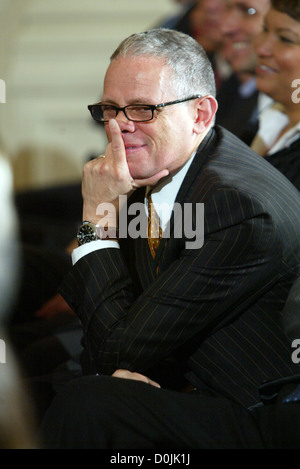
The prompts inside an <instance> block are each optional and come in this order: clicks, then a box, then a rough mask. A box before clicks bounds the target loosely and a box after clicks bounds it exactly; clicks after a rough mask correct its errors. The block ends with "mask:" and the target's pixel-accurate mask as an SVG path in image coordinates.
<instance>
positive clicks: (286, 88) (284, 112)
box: [252, 0, 300, 190]
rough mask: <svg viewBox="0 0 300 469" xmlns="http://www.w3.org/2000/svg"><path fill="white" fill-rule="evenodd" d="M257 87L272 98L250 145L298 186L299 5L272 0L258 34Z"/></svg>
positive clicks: (299, 173)
mask: <svg viewBox="0 0 300 469" xmlns="http://www.w3.org/2000/svg"><path fill="white" fill-rule="evenodd" d="M256 52H257V55H258V66H257V80H256V81H257V87H258V89H259V90H260V91H261V92H263V93H265V94H266V95H268V96H269V97H270V98H272V100H273V101H275V103H276V105H275V106H274V104H273V102H272V101H271V103H269V104H267V105H266V106H265V107H264V109H263V110H262V112H261V113H260V116H259V130H258V134H257V136H256V137H255V139H254V141H253V142H252V148H253V149H254V150H255V151H257V152H258V153H260V154H261V155H262V156H264V157H265V159H266V160H267V161H269V162H270V163H271V164H272V165H273V166H275V167H276V168H277V169H278V170H279V171H281V172H282V173H283V174H284V175H285V176H286V177H287V178H288V179H289V180H290V181H291V182H292V183H293V184H294V185H295V186H296V187H297V188H298V190H300V106H299V103H298V99H297V90H296V89H294V88H293V87H292V77H300V6H299V4H298V3H297V2H288V3H287V2H285V1H283V0H272V1H271V9H270V10H269V12H268V14H267V15H266V17H265V22H264V28H263V32H262V33H261V34H260V35H259V36H258V37H257V40H256Z"/></svg>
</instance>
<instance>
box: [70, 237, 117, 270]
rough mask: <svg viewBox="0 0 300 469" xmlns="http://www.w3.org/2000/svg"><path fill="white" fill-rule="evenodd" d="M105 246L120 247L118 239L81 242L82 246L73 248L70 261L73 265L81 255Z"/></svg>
mask: <svg viewBox="0 0 300 469" xmlns="http://www.w3.org/2000/svg"><path fill="white" fill-rule="evenodd" d="M106 248H116V249H120V245H119V243H118V241H111V240H109V239H108V240H106V239H98V240H97V241H91V242H90V243H86V244H83V245H82V246H78V248H76V249H74V251H73V252H72V263H73V265H74V264H76V262H77V261H79V259H81V258H82V257H83V256H86V255H87V254H89V253H90V252H93V251H97V250H98V249H106Z"/></svg>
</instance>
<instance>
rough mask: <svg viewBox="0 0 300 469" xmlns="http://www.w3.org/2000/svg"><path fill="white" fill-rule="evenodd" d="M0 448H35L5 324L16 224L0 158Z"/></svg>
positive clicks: (11, 295) (15, 266) (14, 281)
mask: <svg viewBox="0 0 300 469" xmlns="http://www.w3.org/2000/svg"><path fill="white" fill-rule="evenodd" d="M0 212H1V216H2V227H1V230H0V339H1V357H0V358H1V359H0V449H25V448H34V447H36V443H35V441H34V436H33V435H34V416H33V407H32V405H31V402H30V400H29V397H28V394H27V391H26V389H25V388H24V383H22V382H21V378H20V376H21V374H20V371H19V365H18V363H17V361H16V359H15V355H14V351H13V350H12V347H11V346H10V342H9V340H8V337H7V333H6V325H7V321H8V318H9V315H10V312H11V308H12V305H13V303H14V301H15V297H16V295H17V291H18V285H19V279H18V277H19V247H18V225H17V218H16V213H15V209H14V206H13V202H12V175H11V172H10V167H9V165H8V163H7V162H6V160H5V159H3V158H2V156H1V155H0Z"/></svg>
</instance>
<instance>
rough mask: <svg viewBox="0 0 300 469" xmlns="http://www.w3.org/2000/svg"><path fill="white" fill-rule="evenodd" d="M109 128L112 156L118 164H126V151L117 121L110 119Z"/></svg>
mask: <svg viewBox="0 0 300 469" xmlns="http://www.w3.org/2000/svg"><path fill="white" fill-rule="evenodd" d="M108 126H109V132H110V137H111V151H112V156H113V158H114V160H115V162H116V163H125V162H126V151H125V145H124V142H123V138H122V133H121V130H120V127H119V125H118V123H117V121H116V120H115V119H110V121H109V122H108Z"/></svg>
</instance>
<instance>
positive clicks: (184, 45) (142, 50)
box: [110, 28, 216, 97]
mask: <svg viewBox="0 0 300 469" xmlns="http://www.w3.org/2000/svg"><path fill="white" fill-rule="evenodd" d="M127 55H130V56H133V57H138V56H149V57H156V58H160V59H162V60H163V61H164V62H165V64H166V65H167V66H169V67H170V70H171V71H172V77H173V79H172V83H171V86H172V89H173V90H174V92H175V93H176V94H177V95H178V97H179V96H180V97H181V96H188V95H196V94H200V95H202V96H204V95H208V94H209V95H212V96H215V95H216V87H215V78H214V72H213V69H212V66H211V62H210V60H209V59H208V57H207V55H206V52H205V51H204V49H203V47H202V46H201V45H200V44H199V43H198V42H197V41H196V40H195V39H193V38H192V37H191V36H189V35H187V34H184V33H182V32H179V31H174V30H170V29H164V28H157V29H152V30H149V31H145V32H142V33H137V34H132V35H131V36H129V37H128V38H126V39H124V40H123V41H122V42H121V43H120V45H119V46H118V47H117V49H116V50H115V52H114V53H113V54H112V56H111V58H110V60H111V61H113V60H115V59H117V58H118V57H126V56H127Z"/></svg>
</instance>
